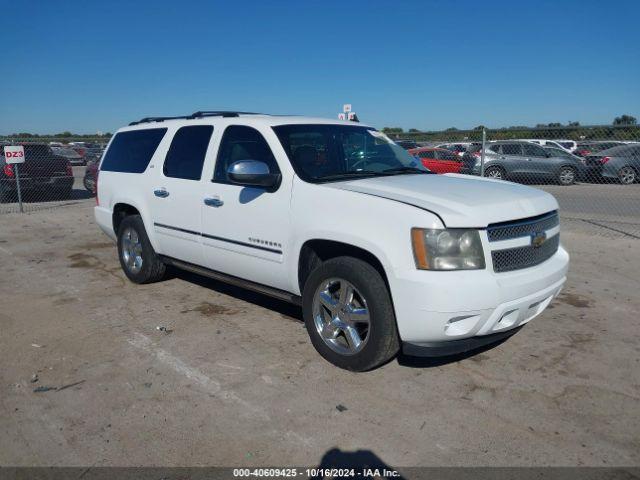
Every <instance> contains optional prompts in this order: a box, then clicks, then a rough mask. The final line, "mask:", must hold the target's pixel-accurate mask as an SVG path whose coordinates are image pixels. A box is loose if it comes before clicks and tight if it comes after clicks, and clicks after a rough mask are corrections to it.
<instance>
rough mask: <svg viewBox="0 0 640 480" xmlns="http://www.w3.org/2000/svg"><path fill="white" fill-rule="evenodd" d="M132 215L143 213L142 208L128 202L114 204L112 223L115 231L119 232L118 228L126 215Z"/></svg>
mask: <svg viewBox="0 0 640 480" xmlns="http://www.w3.org/2000/svg"><path fill="white" fill-rule="evenodd" d="M130 215H141V213H140V210H139V209H138V208H137V207H135V206H134V205H132V204H131V203H128V202H118V203H116V204H115V205H114V206H113V214H112V216H111V218H112V224H113V231H114V232H115V234H116V235H117V234H118V228H119V227H120V224H121V223H122V220H124V218H125V217H128V216H130Z"/></svg>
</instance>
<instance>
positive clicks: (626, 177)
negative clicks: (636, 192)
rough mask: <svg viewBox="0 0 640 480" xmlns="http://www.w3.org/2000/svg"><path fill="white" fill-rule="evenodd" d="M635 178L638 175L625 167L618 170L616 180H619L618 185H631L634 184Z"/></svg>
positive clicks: (631, 168)
mask: <svg viewBox="0 0 640 480" xmlns="http://www.w3.org/2000/svg"><path fill="white" fill-rule="evenodd" d="M637 178H638V174H637V173H636V171H635V170H634V169H633V167H629V166H627V167H622V168H621V169H620V170H618V180H620V183H622V184H623V185H631V184H632V183H635V181H636V179H637Z"/></svg>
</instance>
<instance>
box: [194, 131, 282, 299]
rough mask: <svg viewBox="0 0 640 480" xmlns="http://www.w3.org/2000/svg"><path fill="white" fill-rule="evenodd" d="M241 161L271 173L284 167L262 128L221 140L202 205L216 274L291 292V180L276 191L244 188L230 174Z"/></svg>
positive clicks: (232, 133) (205, 239) (205, 247)
mask: <svg viewBox="0 0 640 480" xmlns="http://www.w3.org/2000/svg"><path fill="white" fill-rule="evenodd" d="M239 160H258V161H261V162H264V163H266V164H267V165H268V166H269V170H270V172H271V173H280V168H279V167H278V163H277V161H276V159H275V157H274V155H273V152H272V150H271V148H270V147H269V144H268V143H267V141H266V140H265V138H264V137H263V135H262V134H261V133H260V132H259V131H258V130H256V129H254V128H251V127H247V126H243V125H230V126H228V127H227V128H226V130H225V131H224V133H223V135H222V139H221V141H220V147H219V148H218V155H217V159H216V164H215V168H214V173H213V180H212V181H211V182H208V183H207V185H206V187H205V188H206V192H205V195H204V197H203V198H201V200H200V204H201V211H202V245H203V251H204V256H205V262H206V265H207V266H208V267H209V268H211V269H212V270H216V271H219V272H222V273H226V274H229V275H233V276H236V277H240V278H243V279H247V280H251V281H253V282H257V283H261V284H264V285H268V286H271V287H275V288H280V289H283V290H288V289H289V288H290V285H289V281H288V278H289V277H288V273H287V271H286V267H285V264H284V261H285V251H286V247H287V240H288V238H289V232H290V215H289V203H290V197H291V183H290V181H287V182H285V181H283V182H281V184H280V185H279V186H278V187H277V189H275V190H271V191H270V190H267V189H264V188H258V187H244V186H241V185H236V184H234V183H232V182H231V181H230V180H229V177H228V175H227V169H228V168H229V166H230V165H231V164H233V163H234V162H237V161H239Z"/></svg>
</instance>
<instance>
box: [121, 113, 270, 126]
mask: <svg viewBox="0 0 640 480" xmlns="http://www.w3.org/2000/svg"><path fill="white" fill-rule="evenodd" d="M240 115H260V114H258V113H253V112H234V111H227V110H214V111H206V110H204V111H197V112H194V113H192V114H191V115H178V116H175V117H145V118H143V119H142V120H138V121H137V122H131V123H130V124H129V125H138V124H139V123H150V122H164V121H165V120H178V119H185V120H193V119H195V118H203V117H239V116H240Z"/></svg>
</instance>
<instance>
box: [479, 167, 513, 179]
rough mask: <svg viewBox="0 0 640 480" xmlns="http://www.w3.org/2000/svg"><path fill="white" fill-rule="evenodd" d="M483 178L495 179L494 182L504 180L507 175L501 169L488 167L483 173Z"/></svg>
mask: <svg viewBox="0 0 640 480" xmlns="http://www.w3.org/2000/svg"><path fill="white" fill-rule="evenodd" d="M484 176H485V177H488V178H495V179H496V180H504V179H505V178H506V176H507V174H506V172H505V171H504V168H502V167H488V168H486V169H485V171H484Z"/></svg>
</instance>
